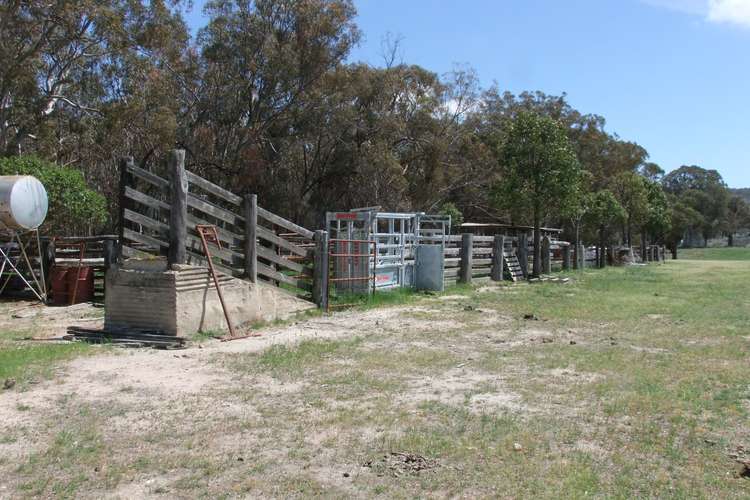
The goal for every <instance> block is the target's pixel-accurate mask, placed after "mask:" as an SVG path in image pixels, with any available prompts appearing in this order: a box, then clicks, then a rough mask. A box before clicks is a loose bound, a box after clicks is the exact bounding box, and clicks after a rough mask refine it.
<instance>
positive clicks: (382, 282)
mask: <svg viewBox="0 0 750 500" xmlns="http://www.w3.org/2000/svg"><path fill="white" fill-rule="evenodd" d="M326 228H327V230H328V233H329V235H331V237H332V238H337V239H363V240H368V241H371V242H373V243H375V246H376V249H377V250H376V256H377V258H376V262H375V287H376V288H377V289H388V288H395V287H412V286H414V272H415V270H414V264H415V256H416V246H417V245H418V244H420V243H426V244H440V245H445V242H446V239H445V238H446V237H447V235H448V233H449V232H450V216H434V215H426V214H423V213H418V212H414V213H399V212H380V211H378V210H377V209H376V208H364V209H354V210H351V211H348V212H328V213H327V214H326Z"/></svg>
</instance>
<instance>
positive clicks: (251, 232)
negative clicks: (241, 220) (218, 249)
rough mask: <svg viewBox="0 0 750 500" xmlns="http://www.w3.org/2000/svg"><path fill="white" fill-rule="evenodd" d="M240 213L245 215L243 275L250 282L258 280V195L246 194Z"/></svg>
mask: <svg viewBox="0 0 750 500" xmlns="http://www.w3.org/2000/svg"><path fill="white" fill-rule="evenodd" d="M242 213H243V216H244V217H245V277H246V278H247V279H248V280H250V281H251V282H252V283H256V282H257V281H258V235H257V228H258V195H256V194H246V195H245V196H244V198H243V203H242Z"/></svg>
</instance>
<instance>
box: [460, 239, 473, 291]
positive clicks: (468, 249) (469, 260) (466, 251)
mask: <svg viewBox="0 0 750 500" xmlns="http://www.w3.org/2000/svg"><path fill="white" fill-rule="evenodd" d="M473 248H474V235H473V234H471V233H464V234H462V235H461V254H460V257H461V267H460V269H459V275H458V282H459V283H471V267H472V264H473V260H474V252H473Z"/></svg>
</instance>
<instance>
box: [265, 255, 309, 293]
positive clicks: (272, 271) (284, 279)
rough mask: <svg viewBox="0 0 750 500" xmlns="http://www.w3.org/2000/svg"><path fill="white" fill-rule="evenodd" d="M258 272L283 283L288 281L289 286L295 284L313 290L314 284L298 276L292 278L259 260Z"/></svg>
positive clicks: (306, 289) (297, 286)
mask: <svg viewBox="0 0 750 500" xmlns="http://www.w3.org/2000/svg"><path fill="white" fill-rule="evenodd" d="M258 274H259V275H261V276H265V277H266V278H268V279H271V280H276V281H280V282H282V283H286V284H287V285H289V286H293V287H295V288H300V289H302V290H305V291H308V292H309V291H312V285H310V283H308V282H306V281H302V280H298V279H296V278H291V277H289V276H287V275H285V274H282V273H280V272H278V271H276V270H275V269H272V268H271V267H269V266H267V265H265V264H263V263H262V262H258Z"/></svg>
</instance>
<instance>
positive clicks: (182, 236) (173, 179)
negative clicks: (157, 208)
mask: <svg viewBox="0 0 750 500" xmlns="http://www.w3.org/2000/svg"><path fill="white" fill-rule="evenodd" d="M169 174H170V183H169V190H170V206H169V252H168V254H167V264H168V265H169V266H170V267H171V266H173V265H175V264H185V262H187V250H186V244H187V195H188V180H187V174H186V173H185V150H184V149H174V150H172V151H170V153H169Z"/></svg>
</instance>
